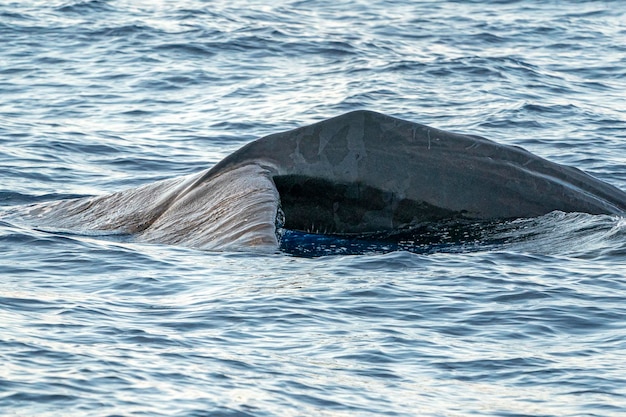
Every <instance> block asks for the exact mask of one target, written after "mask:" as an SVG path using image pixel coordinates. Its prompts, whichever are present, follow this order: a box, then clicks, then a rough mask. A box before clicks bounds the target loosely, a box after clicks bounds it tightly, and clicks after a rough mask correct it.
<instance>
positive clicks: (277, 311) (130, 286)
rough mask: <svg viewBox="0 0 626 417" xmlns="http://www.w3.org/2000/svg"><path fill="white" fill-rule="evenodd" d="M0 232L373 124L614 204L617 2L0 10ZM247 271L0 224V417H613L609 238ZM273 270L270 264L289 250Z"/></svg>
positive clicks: (293, 241)
mask: <svg viewBox="0 0 626 417" xmlns="http://www.w3.org/2000/svg"><path fill="white" fill-rule="evenodd" d="M0 45H1V46H0V164H1V165H0V166H1V169H0V205H2V206H4V207H10V206H15V205H20V204H27V203H33V202H39V201H47V200H54V199H59V198H67V197H76V196H85V195H97V194H105V193H108V192H113V191H117V190H120V189H125V188H129V187H135V186H139V185H142V184H146V183H150V182H153V181H156V180H160V179H164V178H171V177H176V176H180V175H184V174H190V173H193V172H197V171H200V170H202V169H205V168H208V167H210V166H212V165H213V164H215V163H216V162H218V161H219V160H220V159H221V158H223V157H224V156H226V155H228V154H230V153H231V152H232V151H234V150H236V149H237V148H239V147H240V146H242V145H243V144H245V143H247V142H249V141H251V140H253V139H255V138H258V137H260V136H263V135H266V134H269V133H274V132H279V131H283V130H286V129H289V128H293V127H296V126H301V125H304V124H308V123H311V122H314V121H319V120H322V119H325V118H328V117H331V116H336V115H338V114H341V113H343V112H345V111H348V110H355V109H371V110H376V111H379V112H383V113H386V114H390V115H393V116H398V117H402V118H405V119H407V120H411V121H414V122H418V123H423V124H428V125H431V126H433V127H437V128H443V129H448V130H452V131H457V132H463V133H472V134H479V135H483V136H486V137H488V138H491V139H494V140H497V141H499V142H502V143H507V144H514V145H520V146H523V147H525V148H527V149H528V150H530V151H532V152H534V153H536V154H538V155H541V156H543V157H546V158H548V159H550V160H553V161H555V162H560V163H566V164H570V165H574V166H577V167H579V168H581V169H584V170H586V171H588V172H590V173H591V174H592V175H595V176H597V177H599V178H601V179H603V180H605V181H607V182H609V183H611V184H613V185H615V186H617V187H620V188H622V189H626V7H624V4H623V3H622V1H621V0H616V1H583V0H580V1H571V2H560V1H538V0H519V1H513V0H511V1H497V2H496V1H494V2H487V1H462V2H461V1H437V2H434V1H433V2H428V1H409V0H397V1H384V0H372V1H360V0H353V1H310V0H309V1H307V0H301V1H293V0H292V1H261V0H257V1H253V0H248V1H244V0H235V1H229V2H226V1H199V0H185V1H176V2H168V1H122V0H120V1H104V0H101V1H96V0H94V1H49V2H40V1H35V0H23V1H15V2H10V1H9V2H7V1H4V2H1V3H0ZM495 232H496V234H495V235H494V234H490V235H489V239H485V240H482V239H481V238H480V237H481V236H482V235H481V233H482V231H481V230H477V231H476V233H477V238H476V239H470V240H469V241H467V240H465V241H464V243H463V244H459V243H458V242H456V241H454V240H452V241H449V242H448V241H443V242H442V241H439V242H437V243H435V244H431V243H429V242H428V241H426V242H421V243H420V245H422V246H419V245H415V244H413V243H412V241H410V239H409V240H408V241H406V242H400V243H397V242H396V243H394V245H395V246H394V245H385V244H384V243H383V244H381V243H377V244H371V242H368V241H359V242H350V241H348V242H346V241H341V240H334V241H331V240H328V239H327V238H325V237H323V236H302V235H288V236H287V239H286V240H285V242H284V245H285V246H284V248H286V249H289V248H288V247H287V245H292V246H291V249H293V250H294V251H296V250H297V251H298V253H296V255H300V256H295V255H294V254H289V253H277V254H273V255H261V254H255V253H211V252H202V251H197V250H192V249H186V248H182V247H174V246H165V245H152V244H144V243H138V242H134V241H133V240H132V238H127V237H123V236H122V237H115V238H111V237H109V238H104V237H98V236H84V235H73V234H63V233H50V232H44V231H40V230H34V229H32V228H29V227H26V226H24V225H21V224H18V223H13V222H10V221H6V220H4V221H0V414H1V415H10V416H59V415H63V416H159V415H162V416H209V415H210V416H303V415H308V416H313V415H314V416H356V415H358V416H380V415H388V416H417V415H419V416H444V415H445V416H467V415H480V416H483V415H493V416H531V415H532V416H618V415H620V416H621V415H625V414H626V220H625V219H624V218H620V217H611V216H590V215H582V214H575V213H574V214H563V213H553V214H550V215H548V216H545V217H543V218H539V219H529V220H519V221H516V222H513V223H512V224H507V225H500V226H498V228H497V230H496V231H495ZM285 252H289V250H286V251H285Z"/></svg>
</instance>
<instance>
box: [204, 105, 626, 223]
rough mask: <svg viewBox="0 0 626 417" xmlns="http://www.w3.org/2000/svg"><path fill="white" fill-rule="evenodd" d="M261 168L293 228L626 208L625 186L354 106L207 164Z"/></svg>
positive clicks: (515, 149)
mask: <svg viewBox="0 0 626 417" xmlns="http://www.w3.org/2000/svg"><path fill="white" fill-rule="evenodd" d="M248 163H258V164H262V165H264V166H267V167H268V170H270V171H271V176H272V178H273V181H274V183H275V185H276V187H277V190H278V192H279V195H280V200H281V203H282V208H283V211H284V213H285V218H286V220H285V221H286V225H287V226H288V227H290V228H295V229H300V230H310V231H321V232H322V233H324V232H326V233H328V232H331V233H362V232H368V231H375V230H389V229H396V228H402V227H410V226H411V225H415V224H422V223H424V222H430V221H434V220H440V219H447V218H455V217H462V218H470V219H480V220H496V219H512V218H520V217H536V216H540V215H543V214H547V213H549V212H551V211H555V210H559V211H563V212H585V213H590V214H618V213H623V212H624V211H626V194H625V193H624V192H622V191H621V190H619V189H617V188H615V187H613V186H611V185H609V184H606V183H604V182H602V181H600V180H597V179H595V178H593V177H591V176H590V175H588V174H586V173H584V172H582V171H580V170H578V169H576V168H572V167H568V166H564V165H559V164H556V163H553V162H550V161H547V160H545V159H543V158H540V157H538V156H536V155H533V154H531V153H530V152H528V151H526V150H524V149H522V148H519V147H514V146H507V145H501V144H498V143H496V142H493V141H490V140H488V139H486V138H482V137H479V136H469V135H461V134H455V133H450V132H446V131H443V130H439V129H434V128H431V127H428V126H425V125H421V124H417V123H412V122H408V121H404V120H401V119H397V118H394V117H390V116H386V115H383V114H379V113H375V112H370V111H356V112H351V113H347V114H345V115H342V116H339V117H336V118H333V119H329V120H325V121H322V122H319V123H316V124H313V125H310V126H305V127H302V128H298V129H294V130H292V131H288V132H284V133H279V134H275V135H270V136H267V137H265V138H262V139H259V140H257V141H255V142H252V143H251V144H249V145H247V146H245V147H244V148H242V149H241V150H239V151H237V152H235V153H234V154H232V155H230V156H229V157H227V158H226V159H224V160H223V161H222V162H221V163H220V164H218V165H217V166H215V167H214V168H213V169H212V170H211V171H210V172H209V174H208V175H211V174H212V173H213V172H219V171H222V170H227V169H229V168H230V167H233V166H238V165H240V164H248Z"/></svg>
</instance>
